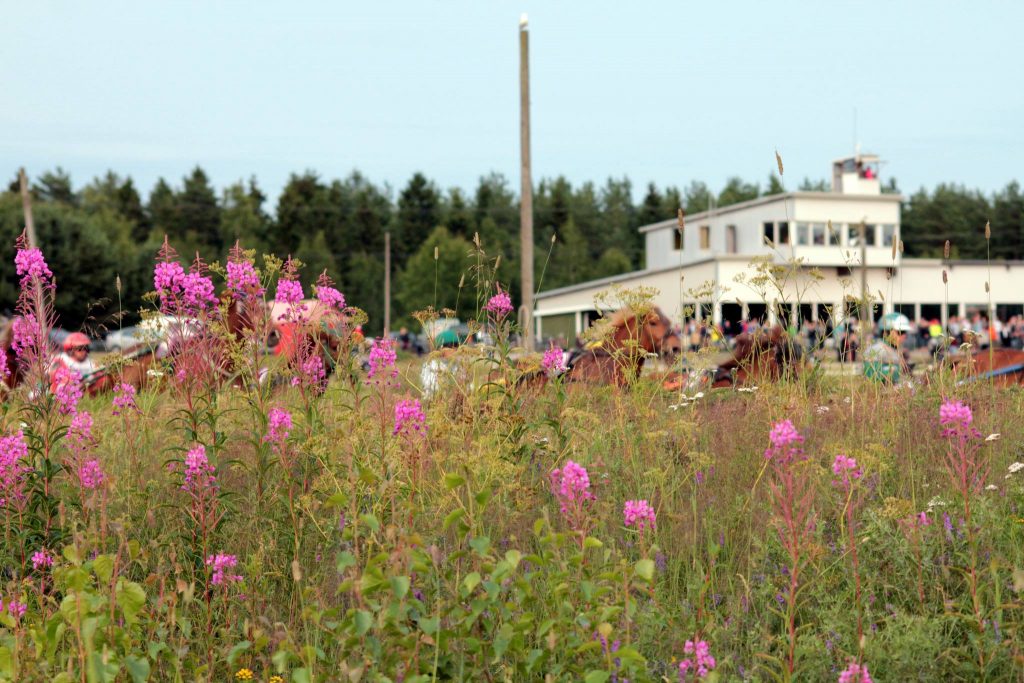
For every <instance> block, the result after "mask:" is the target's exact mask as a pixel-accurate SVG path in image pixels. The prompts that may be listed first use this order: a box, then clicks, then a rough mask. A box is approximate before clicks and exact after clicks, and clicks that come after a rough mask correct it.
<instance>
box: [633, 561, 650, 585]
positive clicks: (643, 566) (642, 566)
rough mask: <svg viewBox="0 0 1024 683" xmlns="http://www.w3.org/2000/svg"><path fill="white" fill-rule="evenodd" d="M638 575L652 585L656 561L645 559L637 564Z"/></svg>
mask: <svg viewBox="0 0 1024 683" xmlns="http://www.w3.org/2000/svg"><path fill="white" fill-rule="evenodd" d="M636 575H637V576H639V577H640V578H641V579H643V580H644V581H647V582H648V583H650V582H651V581H654V560H648V559H646V558H645V559H643V560H639V561H637V563H636Z"/></svg>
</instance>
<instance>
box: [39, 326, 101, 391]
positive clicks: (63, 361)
mask: <svg viewBox="0 0 1024 683" xmlns="http://www.w3.org/2000/svg"><path fill="white" fill-rule="evenodd" d="M63 347H64V350H63V353H61V354H60V355H59V356H57V357H56V358H55V359H54V360H53V363H52V364H51V366H50V382H51V383H54V382H56V381H57V380H59V379H60V378H59V377H58V371H59V370H60V369H61V368H64V369H66V370H73V371H74V372H76V373H78V376H79V377H80V378H81V379H82V381H86V380H88V379H89V378H90V377H92V376H93V375H94V374H96V370H97V369H98V368H97V367H96V364H95V363H94V362H93V360H92V359H91V358H89V338H88V337H87V336H85V335H84V334H82V333H81V332H72V333H71V334H69V335H68V336H67V337H66V338H65V339H64V344H63Z"/></svg>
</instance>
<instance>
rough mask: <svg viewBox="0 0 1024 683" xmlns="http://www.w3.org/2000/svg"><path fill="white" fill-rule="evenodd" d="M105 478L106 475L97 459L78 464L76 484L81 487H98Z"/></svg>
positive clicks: (92, 488)
mask: <svg viewBox="0 0 1024 683" xmlns="http://www.w3.org/2000/svg"><path fill="white" fill-rule="evenodd" d="M106 478H107V475H106V474H104V473H103V468H102V467H101V466H100V461H99V460H95V459H94V460H86V461H85V462H83V463H82V464H81V465H79V466H78V484H79V486H81V487H82V488H83V489H87V490H90V491H92V490H95V489H98V488H99V487H100V486H101V485H102V484H103V482H104V481H105V480H106Z"/></svg>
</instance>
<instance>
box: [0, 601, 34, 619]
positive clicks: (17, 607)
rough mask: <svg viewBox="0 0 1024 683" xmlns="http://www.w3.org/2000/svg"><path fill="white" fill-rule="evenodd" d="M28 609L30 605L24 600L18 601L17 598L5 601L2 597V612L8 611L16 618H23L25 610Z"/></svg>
mask: <svg viewBox="0 0 1024 683" xmlns="http://www.w3.org/2000/svg"><path fill="white" fill-rule="evenodd" d="M27 610H28V605H26V604H25V603H23V602H18V601H17V600H9V601H8V602H6V603H5V602H4V601H3V600H2V599H0V612H5V611H6V612H7V613H8V614H10V615H11V616H12V617H14V618H15V619H21V618H22V617H23V616H25V612H26V611H27Z"/></svg>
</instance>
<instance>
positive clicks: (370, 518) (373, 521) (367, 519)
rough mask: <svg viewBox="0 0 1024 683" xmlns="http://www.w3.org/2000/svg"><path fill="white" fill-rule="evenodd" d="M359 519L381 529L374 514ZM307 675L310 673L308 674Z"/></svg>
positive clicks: (374, 530) (371, 528) (372, 530)
mask: <svg viewBox="0 0 1024 683" xmlns="http://www.w3.org/2000/svg"><path fill="white" fill-rule="evenodd" d="M359 519H360V520H362V522H363V524H365V525H366V526H368V527H370V531H371V532H377V531H380V522H379V521H378V520H377V518H376V517H374V516H373V515H360V516H359ZM306 675H307V676H308V675H309V674H306Z"/></svg>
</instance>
